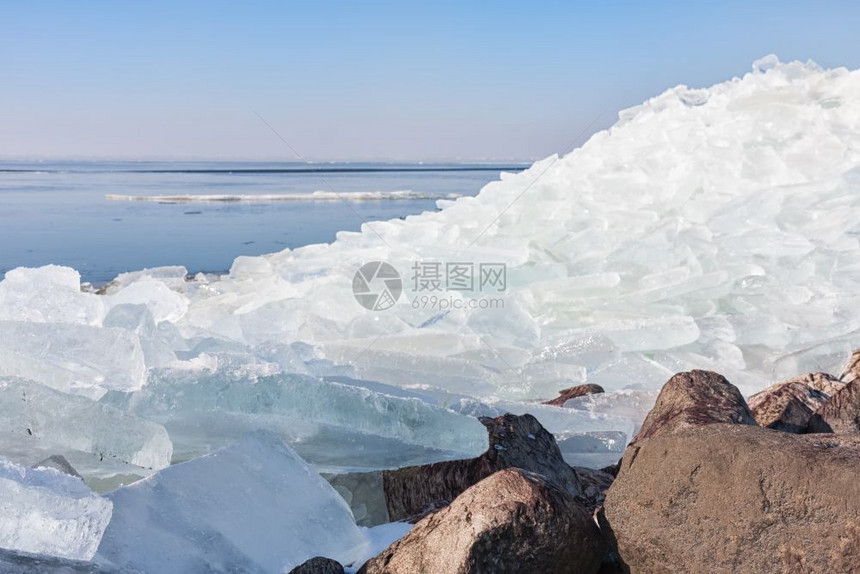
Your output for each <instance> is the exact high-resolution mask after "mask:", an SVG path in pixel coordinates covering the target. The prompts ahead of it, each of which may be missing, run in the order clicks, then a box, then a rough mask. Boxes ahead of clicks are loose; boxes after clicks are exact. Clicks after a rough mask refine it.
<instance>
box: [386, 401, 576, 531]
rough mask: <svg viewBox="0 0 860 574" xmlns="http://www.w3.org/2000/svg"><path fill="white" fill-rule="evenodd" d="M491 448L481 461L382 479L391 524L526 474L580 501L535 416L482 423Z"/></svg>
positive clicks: (403, 471)
mask: <svg viewBox="0 0 860 574" xmlns="http://www.w3.org/2000/svg"><path fill="white" fill-rule="evenodd" d="M480 420H481V422H482V423H483V424H484V426H486V427H487V431H488V432H489V435H490V447H489V449H487V452H485V453H484V454H482V455H481V456H479V457H477V458H472V459H466V460H452V461H444V462H437V463H434V464H426V465H421V466H410V467H405V468H400V469H397V470H391V471H384V472H383V475H382V479H383V490H384V492H385V501H386V506H387V508H388V515H389V519H390V520H392V521H395V520H403V519H405V518H408V517H411V516H415V515H418V514H421V513H423V512H426V511H427V509H428V507H429V506H430V505H432V504H434V503H438V502H439V501H451V500H454V499H455V498H457V496H458V495H460V493H462V492H463V491H464V490H466V489H467V488H469V487H470V486H472V485H474V484H477V483H478V482H480V481H481V480H483V479H484V478H486V477H488V476H490V475H491V474H493V473H495V472H497V471H499V470H502V469H506V468H514V467H515V468H522V469H525V470H528V471H531V472H536V473H538V474H542V475H544V476H545V477H547V478H549V479H550V480H552V481H553V482H555V483H556V484H557V485H558V486H560V487H561V488H563V489H564V490H566V491H567V492H568V493H569V494H570V495H571V496H579V495H580V494H581V487H580V484H579V479H578V478H577V476H576V472H575V471H574V470H573V468H572V467H570V466H569V465H568V464H567V463H566V462H564V459H563V458H562V456H561V452H560V451H559V449H558V445H557V444H556V442H555V437H553V435H552V434H551V433H550V432H549V431H547V430H546V429H545V428H543V427H542V426H541V424H540V423H539V422H538V421H537V419H536V418H534V417H533V416H532V415H529V414H525V415H522V416H517V415H512V414H505V415H502V416H500V417H496V418H489V417H481V419H480Z"/></svg>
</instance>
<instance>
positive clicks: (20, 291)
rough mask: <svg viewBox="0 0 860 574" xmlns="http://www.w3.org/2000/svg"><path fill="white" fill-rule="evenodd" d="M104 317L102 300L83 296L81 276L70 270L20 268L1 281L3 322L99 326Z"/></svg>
mask: <svg viewBox="0 0 860 574" xmlns="http://www.w3.org/2000/svg"><path fill="white" fill-rule="evenodd" d="M102 315H104V305H103V304H102V301H101V298H100V297H98V296H97V295H94V294H92V293H82V292H81V276H80V274H79V273H78V272H77V271H75V270H74V269H71V268H69V267H59V266H57V265H47V266H45V267H39V268H38V269H29V268H25V267H19V268H18V269H12V270H11V271H8V272H6V277H5V278H4V279H3V281H0V321H32V322H37V323H53V322H61V323H80V324H83V325H96V324H98V323H99V322H100V321H101V318H102Z"/></svg>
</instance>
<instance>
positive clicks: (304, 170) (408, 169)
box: [0, 165, 529, 174]
mask: <svg viewBox="0 0 860 574" xmlns="http://www.w3.org/2000/svg"><path fill="white" fill-rule="evenodd" d="M528 167H529V166H528V165H475V166H470V165H463V166H428V167H423V166H402V167H401V166H392V167H388V166H381V167H380V166H376V167H306V166H305V167H295V168H245V167H240V168H235V169H233V168H208V169H206V168H188V169H169V168H168V169H105V170H104V171H105V172H110V173H165V174H181V173H188V174H291V173H298V174H308V173H441V172H467V171H522V170H524V169H527V168H528ZM97 171H99V170H93V169H80V170H75V169H56V168H54V169H50V168H49V169H44V168H42V169H40V168H32V169H30V168H0V173H78V172H81V173H94V172H97Z"/></svg>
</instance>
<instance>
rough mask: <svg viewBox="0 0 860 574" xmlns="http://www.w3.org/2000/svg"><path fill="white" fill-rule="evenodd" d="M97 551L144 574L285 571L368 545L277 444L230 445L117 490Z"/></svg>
mask: <svg viewBox="0 0 860 574" xmlns="http://www.w3.org/2000/svg"><path fill="white" fill-rule="evenodd" d="M109 498H110V499H111V500H112V501H113V503H114V518H113V520H112V521H111V523H110V526H109V527H108V530H107V532H106V533H105V536H104V540H103V541H102V544H101V546H100V547H99V555H100V556H103V557H104V558H106V559H108V560H110V561H111V562H113V563H115V564H117V565H120V566H128V567H132V568H137V569H140V570H141V571H144V572H159V573H161V574H171V573H177V574H185V573H188V572H212V571H220V572H247V573H257V572H260V573H262V572H288V571H289V570H290V569H291V568H293V567H294V566H297V565H299V564H301V563H302V562H304V561H305V560H307V559H309V558H311V557H313V556H318V555H323V556H328V557H331V558H334V559H340V560H344V559H345V558H347V557H349V556H350V555H351V554H353V553H355V552H356V551H357V550H359V549H360V548H362V547H363V546H364V544H365V543H366V538H365V537H364V536H363V534H362V532H361V531H360V529H359V528H358V527H357V526H356V525H355V522H354V521H353V517H352V513H351V512H350V510H349V506H348V505H347V504H346V502H345V501H344V500H343V498H341V497H340V495H338V494H337V492H335V490H334V489H333V488H332V487H331V486H330V485H329V484H328V482H326V481H325V479H323V478H322V477H321V476H320V475H319V474H317V473H316V472H315V471H314V470H313V469H311V468H310V467H309V466H308V465H307V464H306V463H305V462H304V461H303V460H302V459H301V458H299V456H298V455H297V454H296V453H295V452H294V451H293V450H292V449H290V448H289V447H288V446H286V445H285V444H284V443H283V442H282V441H281V440H280V439H279V438H277V437H276V436H274V435H271V434H269V433H262V432H261V433H255V434H252V435H249V436H247V437H246V438H244V439H242V440H240V441H238V442H236V443H234V444H233V445H231V446H229V447H227V448H224V449H222V450H219V451H217V452H214V453H212V454H210V455H208V456H205V457H201V458H198V459H195V460H192V461H189V462H185V463H181V464H177V465H174V466H171V467H169V468H166V469H164V470H162V471H160V472H159V473H157V474H155V475H153V476H151V477H149V478H147V479H144V480H142V481H139V482H137V483H135V484H132V485H130V486H127V487H123V488H120V489H118V490H116V491H114V492H113V493H111V494H110V495H109Z"/></svg>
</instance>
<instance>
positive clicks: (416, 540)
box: [359, 468, 605, 574]
mask: <svg viewBox="0 0 860 574" xmlns="http://www.w3.org/2000/svg"><path fill="white" fill-rule="evenodd" d="M604 552H605V549H604V542H603V539H602V537H601V535H600V532H599V530H598V529H597V526H596V525H595V524H594V521H593V520H592V519H591V516H590V515H589V514H588V512H586V511H585V510H584V509H583V508H581V507H580V506H579V505H578V504H577V503H576V501H575V500H574V498H573V497H572V496H571V495H570V494H569V493H567V492H566V491H564V490H562V489H560V488H558V487H557V486H556V485H555V484H553V483H552V482H550V481H548V480H546V478H544V477H542V476H540V475H537V474H534V473H531V472H527V471H524V470H521V469H517V468H510V469H507V470H502V471H499V472H497V473H495V474H493V475H492V476H490V477H489V478H486V479H484V480H483V481H481V482H479V483H478V484H476V485H475V486H472V487H471V488H469V489H468V490H466V491H465V492H463V493H462V494H461V495H460V496H459V497H457V499H456V500H454V502H452V503H451V504H450V505H449V506H447V507H446V508H444V509H442V510H440V511H439V512H437V513H435V514H433V515H432V516H429V517H427V518H425V519H424V520H422V521H420V522H419V523H417V524H416V525H415V526H414V527H413V528H412V530H411V531H410V532H409V534H407V535H406V536H404V537H403V538H401V539H400V540H398V541H397V542H395V543H394V544H392V545H391V546H389V547H388V548H387V549H385V550H384V551H383V552H382V553H381V554H380V555H378V556H376V557H375V558H372V559H371V560H370V561H368V562H367V563H366V564H365V565H364V566H362V568H361V569H360V570H359V574H417V573H421V574H471V573H495V574H506V573H517V574H530V573H534V574H578V573H582V574H592V573H594V572H596V571H597V569H598V568H599V566H600V563H601V560H602V558H603V556H604Z"/></svg>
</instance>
